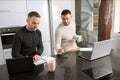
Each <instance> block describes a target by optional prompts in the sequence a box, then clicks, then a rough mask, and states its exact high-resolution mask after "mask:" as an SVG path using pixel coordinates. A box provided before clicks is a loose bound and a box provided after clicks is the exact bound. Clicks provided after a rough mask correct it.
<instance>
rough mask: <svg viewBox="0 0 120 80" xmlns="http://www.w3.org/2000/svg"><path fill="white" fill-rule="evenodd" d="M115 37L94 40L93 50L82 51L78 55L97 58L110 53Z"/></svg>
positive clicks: (88, 58)
mask: <svg viewBox="0 0 120 80" xmlns="http://www.w3.org/2000/svg"><path fill="white" fill-rule="evenodd" d="M112 42H113V39H109V40H104V41H99V42H94V45H93V49H92V51H80V53H79V54H78V56H80V57H82V58H84V59H87V60H95V59H98V58H101V57H104V56H107V55H109V54H110V52H111V49H112Z"/></svg>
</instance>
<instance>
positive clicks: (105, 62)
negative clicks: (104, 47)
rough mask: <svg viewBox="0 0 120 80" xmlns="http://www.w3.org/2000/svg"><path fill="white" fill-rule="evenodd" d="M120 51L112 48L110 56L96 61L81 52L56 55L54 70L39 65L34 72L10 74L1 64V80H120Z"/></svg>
mask: <svg viewBox="0 0 120 80" xmlns="http://www.w3.org/2000/svg"><path fill="white" fill-rule="evenodd" d="M119 52H120V50H112V51H111V54H110V55H109V56H105V57H102V58H99V59H96V60H94V61H87V60H85V59H83V58H81V57H78V54H79V52H76V53H68V54H67V56H68V57H67V58H65V57H63V56H55V57H56V63H57V65H56V70H55V71H54V72H48V71H47V70H45V69H44V67H43V65H39V66H36V67H35V70H34V71H33V72H26V73H20V74H13V75H9V74H8V72H7V67H6V65H0V80H95V79H97V80H110V78H111V79H112V80H120V62H119V61H120V53H119ZM104 70H105V71H106V72H105V71H104ZM108 75H109V76H108Z"/></svg>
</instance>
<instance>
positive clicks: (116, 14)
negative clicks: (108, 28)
mask: <svg viewBox="0 0 120 80" xmlns="http://www.w3.org/2000/svg"><path fill="white" fill-rule="evenodd" d="M119 4H120V0H113V32H120V5H119Z"/></svg>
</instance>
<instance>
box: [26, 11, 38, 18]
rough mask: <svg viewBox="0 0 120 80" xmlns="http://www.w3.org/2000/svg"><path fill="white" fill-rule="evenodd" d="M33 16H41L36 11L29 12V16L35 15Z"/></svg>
mask: <svg viewBox="0 0 120 80" xmlns="http://www.w3.org/2000/svg"><path fill="white" fill-rule="evenodd" d="M33 16H35V17H40V14H39V13H38V12H36V11H31V12H29V13H28V17H33Z"/></svg>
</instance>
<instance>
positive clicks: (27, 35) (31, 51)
mask: <svg viewBox="0 0 120 80" xmlns="http://www.w3.org/2000/svg"><path fill="white" fill-rule="evenodd" d="M26 22H27V25H25V26H24V27H23V28H21V29H20V30H19V31H17V32H16V34H15V36H14V40H13V46H12V56H13V57H14V58H15V57H22V56H32V57H33V60H34V61H38V60H39V59H40V55H41V54H42V52H43V43H42V35H41V32H40V31H39V30H38V26H39V23H40V15H39V14H38V13H37V12H35V11H32V12H30V13H29V14H28V18H27V20H26Z"/></svg>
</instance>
